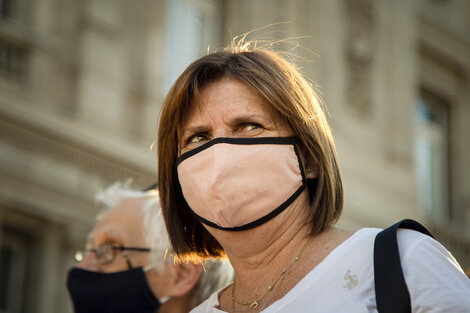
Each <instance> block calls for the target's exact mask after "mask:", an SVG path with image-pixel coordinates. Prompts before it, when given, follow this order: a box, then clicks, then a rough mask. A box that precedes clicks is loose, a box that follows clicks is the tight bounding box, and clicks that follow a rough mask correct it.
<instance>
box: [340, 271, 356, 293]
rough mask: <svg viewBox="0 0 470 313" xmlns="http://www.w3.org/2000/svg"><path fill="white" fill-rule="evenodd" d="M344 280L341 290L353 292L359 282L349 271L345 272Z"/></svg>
mask: <svg viewBox="0 0 470 313" xmlns="http://www.w3.org/2000/svg"><path fill="white" fill-rule="evenodd" d="M344 280H346V281H347V283H346V285H344V286H343V288H348V289H349V290H353V289H354V288H356V287H357V285H358V284H359V280H358V279H357V275H356V274H352V273H351V271H350V270H348V271H347V272H346V274H345V275H344Z"/></svg>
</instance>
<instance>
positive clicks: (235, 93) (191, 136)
mask: <svg viewBox="0 0 470 313" xmlns="http://www.w3.org/2000/svg"><path fill="white" fill-rule="evenodd" d="M198 100H199V101H197V102H196V103H194V104H193V106H192V108H191V110H190V112H189V116H188V119H187V121H186V123H184V124H183V132H182V137H181V140H182V141H181V147H182V148H181V151H180V154H181V153H184V152H187V151H190V150H192V149H194V148H196V147H198V146H200V145H202V144H204V143H206V142H207V141H209V140H212V139H214V138H217V137H243V138H252V137H287V136H291V135H292V134H293V132H292V130H291V129H290V128H289V127H288V126H287V125H285V124H283V123H281V122H280V121H279V119H278V118H276V117H275V116H274V115H273V113H272V112H271V111H270V110H269V109H268V107H267V105H266V104H265V103H264V101H263V99H262V98H260V97H259V96H258V95H256V94H255V93H253V92H252V91H251V90H250V89H249V88H248V87H247V86H246V85H245V84H244V83H242V82H240V81H239V80H236V79H233V78H224V79H222V80H219V81H216V82H214V83H211V84H209V85H208V86H206V87H205V88H204V89H203V90H202V92H201V94H200V98H199V99H198Z"/></svg>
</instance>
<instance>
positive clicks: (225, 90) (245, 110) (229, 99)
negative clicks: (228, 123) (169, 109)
mask: <svg viewBox="0 0 470 313" xmlns="http://www.w3.org/2000/svg"><path fill="white" fill-rule="evenodd" d="M254 114H256V115H263V116H265V117H266V118H270V119H272V120H281V118H280V116H279V114H278V113H277V112H276V111H275V110H274V108H273V107H272V105H270V104H269V103H267V101H266V100H265V99H264V98H263V97H261V96H260V95H259V93H257V92H254V91H253V90H252V89H251V88H250V87H249V86H248V85H247V84H245V83H243V82H241V81H240V80H238V79H234V78H224V79H221V80H218V81H215V82H213V83H210V84H208V85H207V86H205V87H204V88H203V89H202V90H201V91H200V93H199V94H198V95H195V97H194V99H193V100H192V102H191V103H190V104H189V107H188V109H187V111H186V116H185V118H184V120H183V123H182V126H183V128H186V127H188V126H191V124H192V123H193V122H195V120H196V119H198V118H199V119H200V118H211V117H217V116H218V115H220V116H222V115H224V116H226V117H227V118H229V117H238V115H254Z"/></svg>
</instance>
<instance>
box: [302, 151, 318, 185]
mask: <svg viewBox="0 0 470 313" xmlns="http://www.w3.org/2000/svg"><path fill="white" fill-rule="evenodd" d="M298 148H299V154H300V160H301V161H302V166H303V168H304V172H305V178H306V179H313V178H317V177H318V166H317V165H316V162H315V161H314V160H312V157H311V156H310V155H309V154H308V153H307V151H305V149H304V148H302V147H298Z"/></svg>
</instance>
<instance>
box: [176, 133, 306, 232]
mask: <svg viewBox="0 0 470 313" xmlns="http://www.w3.org/2000/svg"><path fill="white" fill-rule="evenodd" d="M296 143H297V139H296V138H295V137H262V138H216V139H213V140H211V141H209V142H208V143H206V144H204V145H202V146H200V147H197V148H196V149H194V150H191V151H189V152H186V153H184V154H183V155H181V157H180V159H179V160H178V168H177V169H178V178H179V182H180V185H181V188H182V191H183V195H184V198H185V199H186V202H187V203H188V205H189V207H190V208H191V210H192V211H193V213H194V215H195V217H196V218H197V219H198V220H199V221H201V222H202V223H204V224H206V225H208V226H211V227H214V228H218V229H222V230H230V231H240V230H246V229H251V228H254V227H257V226H259V225H261V224H263V223H266V222H267V221H269V220H271V219H272V218H273V217H275V216H276V215H278V214H279V213H281V212H282V211H283V210H284V209H286V208H287V207H288V206H289V205H290V204H291V203H292V202H293V201H294V200H295V199H296V198H297V197H298V196H299V195H300V193H301V192H302V191H303V189H304V188H305V184H304V182H305V175H304V171H303V168H302V163H301V161H300V157H299V153H298V151H297V148H296V145H295V144H296Z"/></svg>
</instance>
